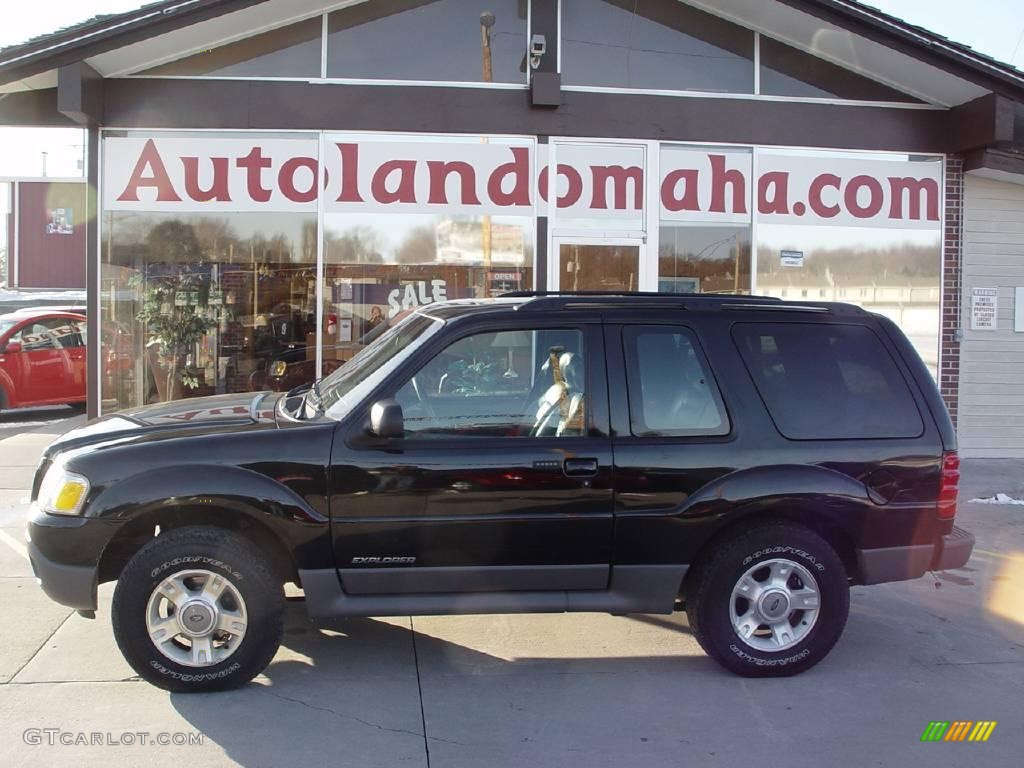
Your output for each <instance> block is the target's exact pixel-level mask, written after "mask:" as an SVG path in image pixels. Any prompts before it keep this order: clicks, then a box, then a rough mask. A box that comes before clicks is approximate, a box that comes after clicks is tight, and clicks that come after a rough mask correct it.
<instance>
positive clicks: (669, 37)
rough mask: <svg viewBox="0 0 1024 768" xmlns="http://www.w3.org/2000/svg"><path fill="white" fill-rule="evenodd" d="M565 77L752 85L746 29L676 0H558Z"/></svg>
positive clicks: (723, 87)
mask: <svg viewBox="0 0 1024 768" xmlns="http://www.w3.org/2000/svg"><path fill="white" fill-rule="evenodd" d="M561 59H562V79H563V82H564V83H565V84H566V85H584V86H596V87H602V86H603V87H614V88H642V89H656V90H672V91H717V92H722V93H753V92H754V33H753V32H751V31H750V30H747V29H743V28H742V27H738V26H736V25H735V24H731V23H729V22H727V21H725V20H723V19H720V18H718V17H717V16H712V15H711V14H708V13H705V12H703V11H699V10H697V9H696V8H692V7H691V6H689V5H685V4H683V3H680V2H678V0H563V2H562V55H561Z"/></svg>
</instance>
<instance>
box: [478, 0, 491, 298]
mask: <svg viewBox="0 0 1024 768" xmlns="http://www.w3.org/2000/svg"><path fill="white" fill-rule="evenodd" d="M493 26H494V14H493V13H491V12H490V11H484V12H483V13H481V14H480V57H481V63H482V64H483V76H484V82H485V83H490V82H492V81H493V77H494V73H493V70H492V69H491V28H492V27H493ZM484 143H485V144H486V143H487V139H486V138H485V139H484ZM480 237H481V241H482V247H483V252H484V296H490V295H491V217H490V216H489V215H488V214H484V215H483V217H482V218H481V220H480Z"/></svg>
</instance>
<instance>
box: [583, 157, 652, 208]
mask: <svg viewBox="0 0 1024 768" xmlns="http://www.w3.org/2000/svg"><path fill="white" fill-rule="evenodd" d="M590 172H591V174H592V175H593V179H594V192H593V199H592V200H591V203H590V207H591V208H607V207H608V198H607V194H608V182H609V181H611V182H612V190H613V192H614V195H615V203H614V204H615V210H618V211H624V210H626V182H627V181H632V182H633V208H634V209H635V210H640V209H641V208H643V207H644V171H643V168H640V167H639V166H636V165H631V166H630V167H629V168H624V167H623V166H621V165H595V166H593V167H591V169H590Z"/></svg>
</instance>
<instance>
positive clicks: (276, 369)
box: [270, 360, 288, 376]
mask: <svg viewBox="0 0 1024 768" xmlns="http://www.w3.org/2000/svg"><path fill="white" fill-rule="evenodd" d="M287 370H288V363H286V362H285V361H284V360H278V361H277V362H276V363H274V364H273V365H272V366H270V375H271V376H284V374H285V371H287Z"/></svg>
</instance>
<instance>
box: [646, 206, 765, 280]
mask: <svg viewBox="0 0 1024 768" xmlns="http://www.w3.org/2000/svg"><path fill="white" fill-rule="evenodd" d="M658 290H659V291H660V292H661V293H750V227H749V226H744V227H705V226H699V225H687V224H664V223H663V224H662V226H661V229H660V243H659V246H658Z"/></svg>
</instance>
